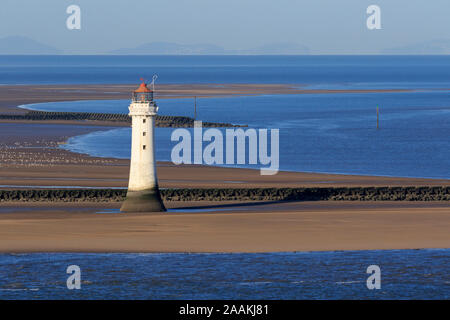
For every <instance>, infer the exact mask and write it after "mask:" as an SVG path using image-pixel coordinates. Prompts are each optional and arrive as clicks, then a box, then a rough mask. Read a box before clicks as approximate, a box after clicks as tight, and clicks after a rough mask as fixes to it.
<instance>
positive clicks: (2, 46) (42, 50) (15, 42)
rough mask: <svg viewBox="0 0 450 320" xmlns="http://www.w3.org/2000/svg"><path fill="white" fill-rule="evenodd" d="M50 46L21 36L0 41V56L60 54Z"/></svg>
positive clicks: (60, 52) (59, 51)
mask: <svg viewBox="0 0 450 320" xmlns="http://www.w3.org/2000/svg"><path fill="white" fill-rule="evenodd" d="M62 53H63V52H62V51H61V50H59V49H57V48H54V47H52V46H48V45H45V44H43V43H40V42H38V41H35V40H33V39H30V38H27V37H21V36H12V37H5V38H1V39H0V54H62Z"/></svg>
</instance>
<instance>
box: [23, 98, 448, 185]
mask: <svg viewBox="0 0 450 320" xmlns="http://www.w3.org/2000/svg"><path fill="white" fill-rule="evenodd" d="M128 104H129V101H127V100H113V101H81V102H57V103H44V104H36V105H29V106H26V107H28V108H32V109H37V110H45V111H79V112H88V111H89V112H108V113H127V111H128V110H127V107H128ZM158 104H159V106H160V114H163V115H186V116H192V113H193V101H192V99H160V100H159V101H158ZM197 106H198V112H197V114H198V118H199V119H202V120H204V121H217V122H231V123H241V124H248V125H249V126H250V127H254V128H279V129H280V169H281V170H292V171H306V172H328V173H345V174H368V175H381V176H403V177H428V178H446V179H450V170H449V168H450V139H449V136H450V93H449V92H446V91H436V90H428V91H421V92H408V93H374V94H313V95H265V96H250V97H231V98H204V99H198V103H197ZM376 106H380V114H381V116H380V119H381V120H380V123H381V130H376ZM172 131H173V129H171V128H157V129H156V149H157V152H156V157H157V159H158V160H170V154H171V150H172V147H173V146H174V145H175V144H176V143H175V142H172V141H171V140H170V135H171V133H172ZM222 132H223V133H224V134H225V131H224V130H222ZM130 135H131V129H129V128H120V129H114V130H111V131H106V132H105V131H102V132H95V133H90V134H87V135H83V136H79V137H75V138H71V139H69V143H68V144H67V145H64V146H63V147H64V148H66V149H68V150H72V151H76V152H81V153H87V154H90V155H93V156H104V157H117V158H129V156H130V143H131V142H130V141H131V138H130ZM205 145H206V143H205ZM247 167H252V168H259V166H250V165H248V166H247Z"/></svg>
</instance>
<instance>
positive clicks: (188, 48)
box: [0, 36, 309, 55]
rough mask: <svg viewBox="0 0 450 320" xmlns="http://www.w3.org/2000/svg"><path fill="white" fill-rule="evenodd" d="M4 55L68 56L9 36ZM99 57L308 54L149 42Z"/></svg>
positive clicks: (287, 46)
mask: <svg viewBox="0 0 450 320" xmlns="http://www.w3.org/2000/svg"><path fill="white" fill-rule="evenodd" d="M6 54H19V55H20V54H24V55H28V54H31V55H32V54H70V52H64V51H63V50H59V49H58V48H55V47H52V46H49V45H45V44H43V43H40V42H38V41H35V40H32V39H29V38H26V37H21V36H12V37H6V38H0V55H6ZM99 54H115V55H232V54H243V55H245V54H255V55H256V54H261V55H265V54H267V55H274V54H280V55H282V54H309V49H308V48H307V47H306V46H303V45H300V44H295V43H273V44H267V45H264V46H261V47H257V48H252V49H248V50H247V49H245V50H228V49H225V48H222V47H220V46H217V45H213V44H207V43H206V44H190V45H184V44H178V43H172V42H150V43H145V44H142V45H140V46H137V47H135V48H122V49H117V50H112V51H108V52H102V53H99Z"/></svg>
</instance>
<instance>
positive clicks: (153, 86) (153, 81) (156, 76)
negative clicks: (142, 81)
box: [152, 74, 158, 92]
mask: <svg viewBox="0 0 450 320" xmlns="http://www.w3.org/2000/svg"><path fill="white" fill-rule="evenodd" d="M156 79H158V75H157V74H154V75H153V78H152V91H153V92H155V81H156Z"/></svg>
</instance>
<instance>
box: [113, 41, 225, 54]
mask: <svg viewBox="0 0 450 320" xmlns="http://www.w3.org/2000/svg"><path fill="white" fill-rule="evenodd" d="M109 53H110V54H118V55H127V54H130V55H133V54H136V55H140V54H142V55H147V54H148V55H166V54H173V55H187V54H193V55H195V54H211V55H213V54H226V51H225V49H224V48H222V47H219V46H216V45H212V44H192V45H181V44H177V43H172V42H151V43H146V44H142V45H140V46H138V47H136V48H123V49H117V50H113V51H110V52H109Z"/></svg>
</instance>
